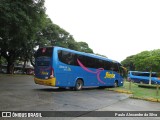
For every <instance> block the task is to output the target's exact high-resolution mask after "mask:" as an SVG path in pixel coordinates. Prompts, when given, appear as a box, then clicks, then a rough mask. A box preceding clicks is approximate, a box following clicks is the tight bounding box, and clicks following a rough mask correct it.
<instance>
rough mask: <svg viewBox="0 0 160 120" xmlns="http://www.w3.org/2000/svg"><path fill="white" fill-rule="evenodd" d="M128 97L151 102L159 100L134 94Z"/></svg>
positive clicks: (159, 100)
mask: <svg viewBox="0 0 160 120" xmlns="http://www.w3.org/2000/svg"><path fill="white" fill-rule="evenodd" d="M130 98H133V99H139V100H146V101H151V102H160V99H156V98H140V97H136V96H130Z"/></svg>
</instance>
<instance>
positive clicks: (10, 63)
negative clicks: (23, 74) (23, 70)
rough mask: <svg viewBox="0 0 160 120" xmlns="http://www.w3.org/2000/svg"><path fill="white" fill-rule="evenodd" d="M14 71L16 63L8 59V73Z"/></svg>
mask: <svg viewBox="0 0 160 120" xmlns="http://www.w3.org/2000/svg"><path fill="white" fill-rule="evenodd" d="M13 73H14V63H13V62H10V61H8V65H7V74H13Z"/></svg>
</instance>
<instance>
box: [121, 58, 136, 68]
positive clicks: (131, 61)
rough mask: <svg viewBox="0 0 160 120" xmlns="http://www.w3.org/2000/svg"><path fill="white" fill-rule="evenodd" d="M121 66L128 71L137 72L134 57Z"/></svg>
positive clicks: (124, 61) (123, 62)
mask: <svg viewBox="0 0 160 120" xmlns="http://www.w3.org/2000/svg"><path fill="white" fill-rule="evenodd" d="M121 64H122V65H123V66H124V67H125V68H127V69H128V70H135V65H134V55H132V56H129V57H127V58H126V59H125V60H123V61H122V62H121Z"/></svg>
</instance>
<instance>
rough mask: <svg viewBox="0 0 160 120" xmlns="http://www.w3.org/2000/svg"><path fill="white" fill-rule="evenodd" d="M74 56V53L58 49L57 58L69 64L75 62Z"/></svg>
mask: <svg viewBox="0 0 160 120" xmlns="http://www.w3.org/2000/svg"><path fill="white" fill-rule="evenodd" d="M74 56H75V54H73V53H70V52H67V51H58V58H59V60H60V61H61V62H63V63H66V64H69V65H74V63H75V60H74Z"/></svg>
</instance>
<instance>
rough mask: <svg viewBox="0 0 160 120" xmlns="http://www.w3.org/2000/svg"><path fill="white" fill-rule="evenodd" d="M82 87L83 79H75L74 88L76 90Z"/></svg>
mask: <svg viewBox="0 0 160 120" xmlns="http://www.w3.org/2000/svg"><path fill="white" fill-rule="evenodd" d="M82 87H83V81H82V80H81V79H78V80H77V81H76V85H75V90H76V91H78V90H81V89H82Z"/></svg>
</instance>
